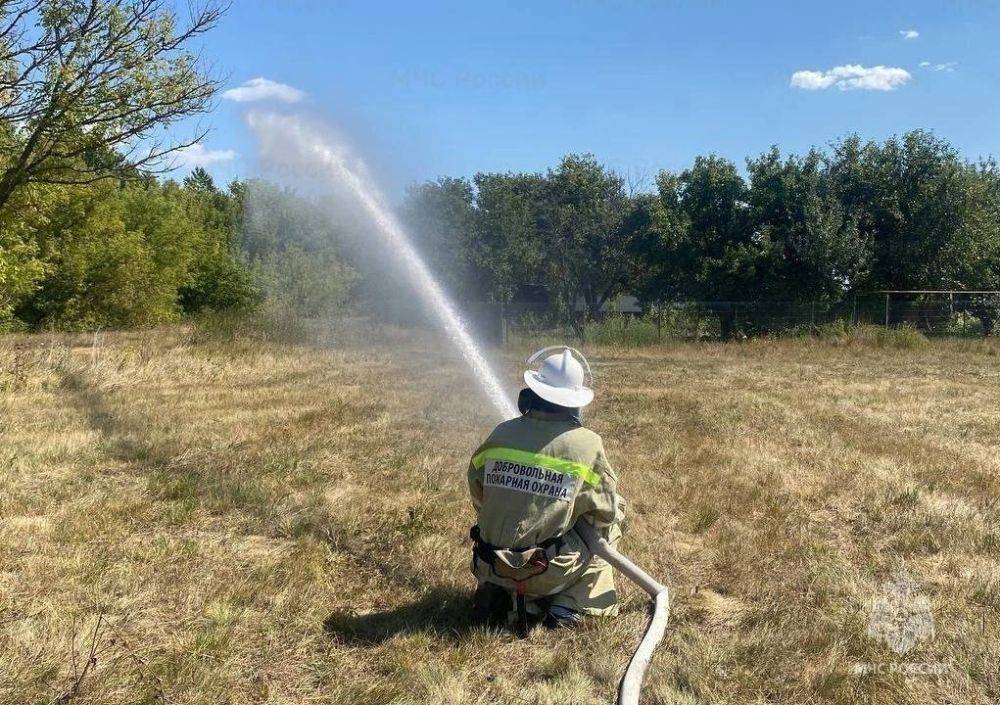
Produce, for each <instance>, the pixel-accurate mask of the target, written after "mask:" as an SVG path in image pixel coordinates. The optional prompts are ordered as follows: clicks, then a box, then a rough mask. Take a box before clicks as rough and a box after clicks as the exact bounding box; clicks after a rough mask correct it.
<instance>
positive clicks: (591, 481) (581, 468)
mask: <svg viewBox="0 0 1000 705" xmlns="http://www.w3.org/2000/svg"><path fill="white" fill-rule="evenodd" d="M488 460H506V461H508V462H511V463H521V464H523V465H534V466H536V467H540V468H545V469H546V470H555V471H556V472H564V473H568V474H570V475H576V476H577V477H579V478H580V479H582V480H583V481H584V482H586V483H587V484H588V485H591V486H593V487H598V486H599V485H600V484H601V476H600V475H599V474H598V473H596V472H594V470H593V469H592V468H591V467H590V466H589V465H584V464H583V463H577V462H574V461H572V460H565V459H563V458H555V457H553V456H551V455H542V454H541V453H532V452H530V451H526V450H517V449H516V448H487V449H486V450H484V451H482V452H480V453H478V454H477V455H476V457H474V458H473V459H472V464H473V466H475V468H476V469H477V470H482V469H483V468H484V467H485V466H486V461H488Z"/></svg>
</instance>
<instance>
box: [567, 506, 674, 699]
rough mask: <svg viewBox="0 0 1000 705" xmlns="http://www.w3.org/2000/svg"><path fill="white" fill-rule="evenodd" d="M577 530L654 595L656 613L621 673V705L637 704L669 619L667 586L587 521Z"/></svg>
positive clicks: (599, 553)
mask: <svg viewBox="0 0 1000 705" xmlns="http://www.w3.org/2000/svg"><path fill="white" fill-rule="evenodd" d="M575 528H576V531H577V533H578V534H579V535H580V537H581V538H582V539H583V540H584V542H586V544H587V547H588V548H589V549H590V552H591V553H593V554H594V555H597V556H600V557H601V558H603V559H604V560H606V561H607V562H608V563H610V564H611V565H612V566H613V567H614V568H615V569H617V570H618V572H620V573H621V574H622V575H624V576H625V577H626V578H628V579H629V580H631V581H632V582H633V583H635V584H636V585H638V586H639V587H641V588H642V589H643V590H645V591H646V592H647V593H649V596H650V597H652V598H653V614H652V616H651V617H650V620H649V625H648V626H647V627H646V633H645V635H643V637H642V641H640V642H639V646H638V647H637V648H636V650H635V654H633V656H632V660H631V661H629V664H628V668H627V669H625V675H624V676H622V680H621V685H620V687H619V689H618V705H638V703H639V691H640V689H641V688H642V678H643V676H644V675H645V674H646V668H647V667H648V666H649V661H650V659H651V658H652V657H653V651H654V650H655V649H656V646H657V645H658V644H659V643H660V641H661V640H662V639H663V634H664V632H665V631H666V629H667V619H668V618H669V616H670V592H669V591H668V590H667V588H666V586H664V585H661V584H660V583H658V582H656V581H655V580H654V579H653V578H652V577H650V576H649V575H648V574H647V573H646V572H645V571H643V570H642V569H641V568H640V567H639V566H637V565H636V564H635V563H633V562H632V561H630V560H629V559H628V558H626V557H625V556H623V555H622V554H620V553H619V552H618V551H616V550H615V549H614V547H613V546H612V545H611V544H610V543H609V542H608V540H607V539H605V538H604V537H603V536H601V535H600V534H598V533H597V531H596V530H595V529H594V528H593V527H592V526H591V525H590V524H588V523H587V522H585V521H580V522H577V524H576V527H575Z"/></svg>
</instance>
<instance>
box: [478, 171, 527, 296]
mask: <svg viewBox="0 0 1000 705" xmlns="http://www.w3.org/2000/svg"><path fill="white" fill-rule="evenodd" d="M473 182H474V184H475V187H476V210H475V232H474V238H473V242H472V252H471V254H470V257H471V258H472V259H473V261H474V262H475V263H476V265H477V266H478V269H479V271H480V272H481V273H482V279H481V282H482V293H483V294H484V298H487V299H490V300H492V301H495V302H498V303H509V302H511V301H512V300H514V298H515V297H516V296H517V295H518V293H521V292H523V291H524V290H525V289H526V288H527V287H536V286H539V285H542V284H544V283H545V273H544V270H543V267H542V264H543V262H544V261H545V249H544V245H545V243H544V241H543V238H542V237H541V236H540V234H539V219H540V218H541V209H542V206H543V203H544V194H545V184H546V182H545V178H544V177H543V176H542V175H540V174H510V173H508V174H487V173H479V174H476V176H475V178H474V179H473Z"/></svg>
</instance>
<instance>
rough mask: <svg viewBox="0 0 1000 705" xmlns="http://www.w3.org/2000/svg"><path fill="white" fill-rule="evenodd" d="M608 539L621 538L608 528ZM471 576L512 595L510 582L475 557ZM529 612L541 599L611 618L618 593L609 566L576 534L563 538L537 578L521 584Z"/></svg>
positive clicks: (513, 588) (614, 542)
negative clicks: (562, 541)
mask: <svg viewBox="0 0 1000 705" xmlns="http://www.w3.org/2000/svg"><path fill="white" fill-rule="evenodd" d="M608 538H609V541H610V542H611V545H612V546H615V545H617V543H618V540H619V539H620V538H621V530H620V529H619V528H618V526H617V525H615V526H612V527H610V529H609V531H608ZM471 567H472V574H473V575H474V576H475V577H476V580H477V581H479V582H480V583H483V582H489V583H494V584H496V585H499V586H501V587H503V588H505V589H507V590H509V591H510V592H511V594H512V595H513V594H515V592H516V590H517V585H516V584H515V583H514V581H512V580H509V579H506V578H503V577H500V576H498V575H497V573H496V571H495V570H494V568H493V567H492V566H490V565H489V564H488V563H487V562H486V561H484V560H481V559H479V558H477V557H475V556H474V557H473V559H472V566H471ZM523 589H524V591H525V597H526V598H527V602H528V607H529V611H530V612H533V613H538V612H539V611H540V610H539V609H538V605H537V604H533V603H536V602H538V601H540V600H545V601H547V602H548V604H551V605H559V606H561V607H566V608H568V609H571V610H575V611H577V612H579V613H581V614H587V615H596V616H614V615H616V614H618V593H617V591H616V590H615V583H614V573H613V569H612V567H611V566H610V565H609V564H608V563H607V562H606V561H604V560H603V559H601V558H598V557H597V556H594V555H592V554H591V553H590V551H589V549H587V547H586V544H584V543H583V539H581V538H580V537H579V536H578V535H577V534H576V532H574V531H570V532H569V533H567V534H566V535H565V537H564V545H563V547H562V550H561V551H560V553H559V555H557V556H555V557H554V558H552V560H550V561H549V562H548V568H547V569H546V570H545V571H544V572H543V573H540V574H539V575H536V576H534V577H531V578H528V579H527V580H525V581H523Z"/></svg>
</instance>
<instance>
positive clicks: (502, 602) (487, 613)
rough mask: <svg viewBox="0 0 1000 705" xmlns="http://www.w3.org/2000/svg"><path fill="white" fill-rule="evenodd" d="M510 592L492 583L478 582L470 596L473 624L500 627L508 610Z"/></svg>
mask: <svg viewBox="0 0 1000 705" xmlns="http://www.w3.org/2000/svg"><path fill="white" fill-rule="evenodd" d="M510 609H511V602H510V593H508V592H507V591H506V590H504V589H503V588H502V587H500V586H499V585H494V584H493V583H480V584H479V587H477V588H476V592H475V594H474V595H473V596H472V614H471V615H470V621H471V622H472V624H473V626H485V627H502V626H504V625H505V624H506V623H507V613H508V612H510Z"/></svg>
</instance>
